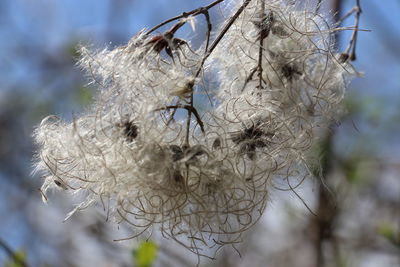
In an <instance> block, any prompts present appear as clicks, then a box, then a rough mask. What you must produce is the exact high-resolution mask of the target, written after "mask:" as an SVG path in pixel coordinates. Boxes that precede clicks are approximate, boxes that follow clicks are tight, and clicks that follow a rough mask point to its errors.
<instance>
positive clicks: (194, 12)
mask: <svg viewBox="0 0 400 267" xmlns="http://www.w3.org/2000/svg"><path fill="white" fill-rule="evenodd" d="M224 1H225V0H217V1H214V2H212V3H211V4H209V5H207V6H205V7H199V8H196V9H193V10H192V11H189V12H183V13H182V14H181V15H179V16H175V17H173V18H170V19H167V20H165V21H163V22H161V23H160V24H157V25H156V26H154V27H153V28H151V29H150V30H148V31H147V33H146V34H147V35H148V34H150V33H152V32H154V31H156V30H157V29H159V28H161V27H162V26H164V25H167V24H168V23H170V22H172V21H175V20H178V19H182V18H187V17H189V16H197V15H199V14H204V12H205V11H204V10H207V11H208V10H209V9H210V8H212V7H214V6H215V5H218V4H219V3H222V2H224Z"/></svg>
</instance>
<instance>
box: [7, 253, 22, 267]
mask: <svg viewBox="0 0 400 267" xmlns="http://www.w3.org/2000/svg"><path fill="white" fill-rule="evenodd" d="M25 261H26V252H25V251H24V250H19V251H16V252H15V259H14V258H10V259H8V260H7V261H6V262H5V264H4V267H22V266H23V265H22V264H21V263H23V262H25Z"/></svg>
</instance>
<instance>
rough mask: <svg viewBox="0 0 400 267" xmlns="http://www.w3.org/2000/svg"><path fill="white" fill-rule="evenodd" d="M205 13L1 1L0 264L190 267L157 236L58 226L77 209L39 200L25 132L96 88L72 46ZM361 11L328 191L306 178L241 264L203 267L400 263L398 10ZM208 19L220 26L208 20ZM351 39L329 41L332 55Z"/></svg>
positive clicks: (181, 6)
mask: <svg viewBox="0 0 400 267" xmlns="http://www.w3.org/2000/svg"><path fill="white" fill-rule="evenodd" d="M210 2H211V1H206V0H191V1H188V0H151V1H150V0H80V1H78V0H57V1H54V0H1V1H0V38H1V39H0V40H1V41H0V266H8V267H11V266H14V267H17V266H97V267H102V266H139V267H150V266H195V265H196V263H197V259H196V258H195V257H193V255H187V254H188V253H187V252H186V251H184V250H182V249H180V248H178V247H176V246H175V245H173V244H172V245H171V242H168V241H165V240H162V239H157V240H155V241H152V242H136V241H134V240H133V241H129V242H114V241H113V240H114V239H117V238H120V237H123V236H124V233H125V229H122V228H118V227H117V226H116V225H113V224H111V223H108V222H106V221H105V216H104V214H103V213H102V211H99V210H97V209H90V210H88V211H86V212H84V213H79V214H78V215H76V216H73V217H72V218H71V219H70V220H68V221H66V222H63V219H64V217H65V215H66V214H67V213H68V212H69V211H70V210H71V209H72V208H73V205H74V200H73V199H71V197H68V196H67V195H64V194H63V193H62V192H57V193H56V194H54V195H50V200H51V201H50V202H49V204H47V205H46V204H43V203H42V202H41V196H40V194H39V191H38V188H40V186H41V179H40V177H38V176H37V175H36V176H32V175H31V172H32V170H33V168H32V165H33V164H32V162H33V160H32V157H33V154H34V151H35V147H34V145H33V143H32V138H31V135H32V132H33V130H34V127H35V125H37V124H38V123H40V121H41V119H42V118H44V117H45V116H47V115H49V114H56V115H58V116H60V117H62V118H64V119H66V120H68V119H71V118H72V116H73V114H74V113H75V114H76V113H79V112H80V111H82V110H84V108H85V107H87V105H89V104H90V102H91V99H92V95H93V94H94V93H95V90H94V88H91V87H90V86H86V83H87V81H86V80H85V77H84V75H83V74H82V73H81V72H80V71H79V69H78V68H77V67H76V66H75V63H76V60H77V57H78V55H77V53H76V47H77V45H79V44H92V45H93V46H95V47H99V48H101V47H105V46H108V47H114V46H117V45H122V44H125V43H126V42H127V41H128V40H129V39H130V37H131V36H132V35H134V34H135V33H136V32H138V31H139V30H140V29H142V28H144V27H151V26H153V25H155V24H157V23H159V22H161V21H163V20H165V19H167V18H170V17H172V16H175V15H177V14H181V13H182V12H183V11H189V10H191V9H193V8H197V7H199V6H203V5H205V4H207V3H210ZM354 5H355V0H354V1H353V0H342V1H338V0H327V1H326V2H325V4H324V6H323V8H322V10H323V12H327V11H328V10H337V11H339V13H340V14H341V15H344V14H345V13H346V12H347V11H349V10H351V9H352V8H353V7H354ZM361 7H362V11H363V13H362V15H361V22H360V23H361V24H360V27H361V28H362V29H369V30H371V32H359V36H358V41H357V60H356V61H355V62H354V65H355V66H356V68H357V69H358V70H359V71H360V72H363V73H364V77H361V78H357V79H355V80H354V81H353V82H352V84H351V85H350V88H349V91H348V93H347V97H346V101H345V105H346V108H347V111H348V113H347V115H345V116H343V118H342V120H341V122H340V123H337V124H336V125H333V126H332V128H331V129H330V131H329V132H328V133H327V135H326V136H325V137H324V138H323V140H322V141H321V143H320V145H319V146H318V147H317V148H316V149H315V152H313V153H315V155H316V156H317V157H318V158H320V159H321V164H322V167H323V168H322V172H321V173H320V174H321V175H322V177H323V181H324V183H325V186H321V183H320V180H318V179H315V180H314V181H306V182H304V183H303V184H302V185H301V188H299V190H298V191H297V193H298V194H299V196H300V197H299V196H297V195H296V194H294V193H293V192H292V193H290V192H279V191H276V192H272V193H271V202H270V205H269V206H268V207H267V210H266V211H265V214H264V216H263V218H262V220H261V222H260V223H258V224H257V226H256V227H255V228H254V229H253V230H252V231H250V232H249V233H248V234H246V235H245V236H244V242H243V243H242V244H240V245H238V246H237V249H238V250H239V251H240V254H241V255H240V256H239V255H238V253H237V252H236V251H235V250H234V249H233V248H231V247H228V248H226V249H224V250H222V251H220V252H219V254H218V258H217V260H215V261H209V260H204V261H203V260H202V262H201V266H268V267H269V266H271V267H275V266H276V267H280V266H296V267H297V266H304V267H309V266H316V267H323V266H336V267H347V266H349V267H350V266H360V267H365V266H368V267H376V266H400V256H399V255H400V20H399V16H398V14H400V2H399V1H398V0H385V1H369V0H361ZM212 16H213V17H214V19H215V20H214V21H215V23H218V21H221V19H218V16H219V13H218V9H216V10H215V12H214V13H213V14H212ZM339 16H340V15H339ZM339 16H338V17H339ZM345 25H348V26H349V25H354V18H353V17H350V18H349V19H348V20H346V21H345ZM349 38H350V33H349V32H344V33H341V34H340V35H339V40H340V44H339V46H340V47H341V48H342V49H343V48H345V47H346V46H347V44H348V42H349ZM328 189H329V190H328ZM303 201H304V202H305V203H306V204H307V206H308V207H309V208H310V209H311V210H313V211H314V212H315V213H316V214H317V215H318V216H317V217H315V216H313V215H312V214H311V212H310V211H309V210H308V209H307V207H306V205H305V204H304V203H303Z"/></svg>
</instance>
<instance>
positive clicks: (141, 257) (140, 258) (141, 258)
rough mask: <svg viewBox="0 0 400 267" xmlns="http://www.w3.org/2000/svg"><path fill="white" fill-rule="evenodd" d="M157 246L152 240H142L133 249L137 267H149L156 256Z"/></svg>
mask: <svg viewBox="0 0 400 267" xmlns="http://www.w3.org/2000/svg"><path fill="white" fill-rule="evenodd" d="M157 252H158V246H157V244H156V243H154V242H152V241H145V242H142V243H141V244H140V245H139V247H138V248H137V249H136V250H135V251H134V257H135V264H136V266H138V267H150V266H151V265H152V264H153V263H154V261H155V260H156V258H157Z"/></svg>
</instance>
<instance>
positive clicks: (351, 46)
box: [345, 0, 361, 61]
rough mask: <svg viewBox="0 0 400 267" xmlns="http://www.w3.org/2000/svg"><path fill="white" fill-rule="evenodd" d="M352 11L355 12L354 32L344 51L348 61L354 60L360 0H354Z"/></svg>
mask: <svg viewBox="0 0 400 267" xmlns="http://www.w3.org/2000/svg"><path fill="white" fill-rule="evenodd" d="M353 9H354V10H355V11H354V12H355V25H354V31H353V34H352V35H351V39H350V43H349V45H348V47H347V48H346V50H345V54H346V55H349V59H350V60H351V61H354V60H356V44H357V36H358V29H359V24H360V16H361V5H360V0H356V5H355V7H354V8H353ZM350 51H351V52H350Z"/></svg>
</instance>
